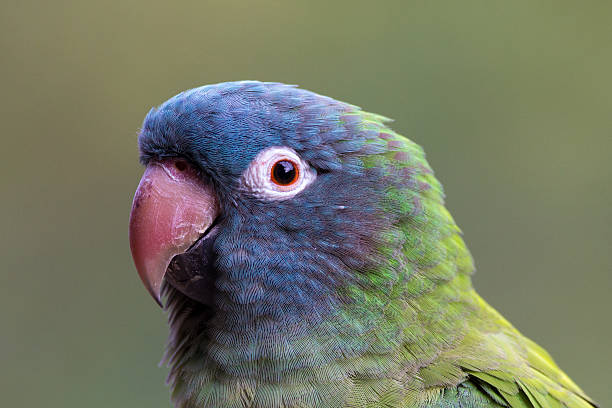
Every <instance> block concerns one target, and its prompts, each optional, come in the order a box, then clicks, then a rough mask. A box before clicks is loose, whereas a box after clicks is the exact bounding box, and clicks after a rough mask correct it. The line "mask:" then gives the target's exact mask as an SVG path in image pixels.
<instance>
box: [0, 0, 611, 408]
mask: <svg viewBox="0 0 612 408" xmlns="http://www.w3.org/2000/svg"><path fill="white" fill-rule="evenodd" d="M610 21H612V3H610V2H604V1H589V0H586V1H580V2H578V1H564V0H556V1H537V0H514V1H511V2H510V1H506V2H503V1H495V0H493V1H473V0H466V1H461V2H455V1H398V2H393V1H382V2H371V1H370V2H360V1H331V2H330V1H325V2H318V1H301V2H298V1H288V2H281V1H253V2H248V1H228V0H225V1H201V0H200V1H186V2H180V1H179V2H156V1H144V0H124V1H109V2H94V1H76V0H67V1H53V2H43V1H16V0H3V1H2V2H1V3H0V59H1V63H0V81H1V84H0V85H1V88H0V90H1V93H2V95H1V97H0V128H1V142H0V151H1V158H2V159H1V160H0V188H1V190H0V191H1V194H2V199H1V200H0V223H1V226H2V227H1V230H0V231H1V233H0V260H1V263H0V324H1V326H0V367H1V370H0V405H2V406H5V407H38V406H45V407H91V408H95V407H168V406H170V403H169V395H168V389H167V387H166V386H164V379H165V376H166V373H167V370H166V368H165V367H161V368H160V367H158V361H159V360H160V357H161V354H162V350H163V347H164V343H165V338H166V334H167V327H166V323H165V316H164V314H163V312H162V311H161V310H160V309H159V308H158V307H157V306H156V305H155V303H154V302H153V300H152V299H151V298H150V297H149V295H148V294H147V292H146V291H145V290H144V288H143V287H142V286H141V283H140V281H139V278H138V276H137V274H136V271H135V269H134V267H133V265H132V261H131V257H130V252H129V246H128V238H127V224H128V216H129V211H130V206H131V200H132V196H133V192H134V190H135V188H136V186H137V184H138V181H139V178H140V175H141V174H142V171H143V169H142V168H141V167H140V165H139V163H138V157H137V145H136V135H137V132H138V129H139V127H140V125H141V123H142V119H143V118H144V115H145V114H146V113H147V111H148V110H149V109H150V107H152V106H154V105H157V104H159V103H161V102H163V101H164V100H165V99H167V98H169V97H170V96H172V95H174V94H176V93H178V92H179V91H181V90H183V89H186V88H191V87H195V86H199V85H203V84H207V83H215V82H222V81H230V80H239V79H258V80H265V81H280V82H286V83H293V84H298V85H300V86H302V87H304V88H307V89H310V90H313V91H315V92H318V93H322V94H325V95H329V96H332V97H334V98H337V99H340V100H344V101H347V102H351V103H353V104H356V105H359V106H361V107H362V108H364V109H365V110H368V111H373V112H377V113H380V114H383V115H385V116H388V117H391V118H394V119H395V122H394V124H393V127H394V128H395V129H396V130H397V131H399V132H400V133H402V134H404V135H406V136H408V137H410V138H411V139H413V140H415V141H416V142H418V143H419V144H421V145H422V146H423V147H424V148H425V150H426V152H427V154H428V158H429V161H430V163H431V164H432V166H433V167H434V169H435V171H436V174H437V176H438V177H439V179H440V180H441V181H442V183H443V184H444V186H445V191H446V193H447V204H448V207H449V209H450V211H451V213H452V214H453V215H454V217H455V219H456V220H457V222H458V224H459V225H460V226H461V228H462V229H463V231H464V234H465V239H466V241H467V243H468V246H469V247H470V249H471V251H472V254H473V256H474V258H475V260H476V266H477V273H476V275H475V277H474V281H475V286H476V288H477V289H478V290H479V292H480V293H481V294H482V295H483V296H484V297H485V299H487V300H488V301H489V302H490V303H491V304H492V305H493V306H494V307H496V308H497V309H498V310H499V311H500V312H501V313H502V314H503V315H504V316H506V317H507V318H508V319H509V320H510V321H512V322H513V323H514V324H515V325H516V326H517V328H518V329H519V330H521V331H522V332H523V333H525V334H526V335H528V336H529V337H531V338H532V339H534V340H536V341H537V342H538V343H540V344H542V345H543V346H544V347H546V348H547V349H548V350H549V351H550V353H551V354H552V355H553V356H554V357H555V359H556V360H557V362H558V363H559V364H560V365H561V367H562V368H563V369H564V370H565V371H566V372H567V373H568V374H569V375H570V376H571V377H572V378H573V379H574V380H575V381H576V382H577V383H578V384H579V385H580V386H582V387H583V388H584V390H585V391H586V392H587V393H588V394H589V395H591V396H592V397H593V398H595V399H596V400H597V401H599V402H600V404H601V406H602V407H605V406H609V405H612V391H611V390H612V387H611V386H610V373H611V370H610V367H612V351H611V345H612V341H611V338H612V328H611V322H612V317H611V315H612V300H611V298H610V296H611V295H610V293H611V290H612V255H611V252H612V238H611V235H610V234H611V232H610V230H611V226H612V216H611V205H612V187H611V184H612V165H611V164H610V156H611V149H612V114H611V110H612V97H611V95H612V77H611V74H610V73H611V72H612V47H611V44H612V28H611V27H612V25H611V24H610Z"/></svg>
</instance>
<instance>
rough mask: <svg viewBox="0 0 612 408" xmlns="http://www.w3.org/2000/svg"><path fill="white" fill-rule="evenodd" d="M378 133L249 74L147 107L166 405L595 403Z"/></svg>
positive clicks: (149, 250) (142, 257) (147, 192)
mask: <svg viewBox="0 0 612 408" xmlns="http://www.w3.org/2000/svg"><path fill="white" fill-rule="evenodd" d="M389 123H390V119H388V118H386V117H384V116H381V115H378V114H373V113H368V112H366V111H364V110H362V109H361V108H359V107H357V106H355V105H352V104H349V103H345V102H341V101H338V100H335V99H333V98H330V97H326V96H323V95H319V94H317V93H314V92H311V91H308V90H305V89H302V88H299V87H297V86H294V85H286V84H282V83H274V82H259V81H236V82H225V83H219V84H214V85H206V86H202V87H198V88H194V89H191V90H187V91H184V92H181V93H179V94H178V95H176V96H174V97H172V98H170V99H169V100H167V101H166V102H163V103H162V104H161V105H159V106H157V107H154V108H152V109H151V110H150V111H149V112H148V114H147V115H146V117H145V119H144V122H143V124H142V127H141V129H140V130H139V133H138V147H139V158H140V162H141V163H142V165H143V167H144V168H145V170H144V174H143V175H142V178H141V180H140V183H139V185H138V187H137V190H136V193H135V195H134V199H133V203H132V209H131V213H130V221H129V242H130V249H131V253H132V257H133V261H134V264H135V267H136V270H137V272H138V274H139V276H140V278H141V280H142V283H143V284H144V286H145V288H146V289H147V290H148V291H149V293H150V294H151V295H152V297H153V298H154V299H155V301H156V302H157V303H158V304H159V305H160V306H162V307H163V309H164V311H165V313H166V314H167V316H168V325H169V337H168V340H167V345H166V351H165V354H164V357H163V360H162V363H163V364H166V365H167V366H168V368H169V373H168V379H167V383H168V385H169V388H170V394H171V395H170V400H171V402H172V403H173V404H174V406H175V407H180V408H204V407H207V408H209V407H211V408H212V407H236V408H247V407H252V408H275V407H301V408H307V407H329V408H332V407H371V408H374V407H387V408H399V407H406V408H409V407H422V408H425V407H436V408H459V407H461V408H489V407H491V408H498V407H506V408H562V407H563V408H592V407H596V403H595V402H594V401H593V400H592V399H591V398H589V397H588V396H587V395H586V394H585V393H584V392H583V391H582V390H581V389H580V388H579V387H578V386H577V385H576V384H575V383H574V382H573V381H572V380H571V379H570V378H569V377H568V376H567V375H566V374H565V373H564V372H563V371H562V370H561V369H560V368H559V367H558V366H557V364H556V363H555V362H554V361H553V359H552V358H551V356H550V355H549V354H548V353H547V352H546V351H545V350H544V349H543V348H542V347H540V346H539V345H537V344H536V343H535V342H533V341H532V340H530V339H528V338H527V337H524V336H523V335H522V334H521V333H519V331H517V329H515V328H514V327H513V326H512V325H511V323H509V322H508V321H507V320H506V319H505V318H504V317H502V316H501V315H500V314H499V313H498V312H497V311H496V310H494V309H493V308H492V307H491V306H489V305H488V304H487V303H486V302H485V301H484V300H483V299H482V298H481V297H480V296H479V295H478V294H477V293H476V291H475V290H474V287H473V285H472V275H473V272H474V270H475V267H474V262H473V259H472V256H471V254H470V252H469V250H468V248H467V247H466V244H465V242H464V240H463V237H462V232H461V230H460V229H459V227H458V226H457V224H456V223H455V221H454V220H453V218H452V216H451V214H450V213H449V211H448V210H447V209H446V207H445V202H444V198H445V196H444V193H443V189H442V185H441V184H440V182H439V181H438V180H437V179H436V177H435V176H434V173H433V171H432V168H431V167H430V165H429V164H428V162H427V161H426V158H425V154H424V151H423V149H422V148H421V147H420V146H419V145H417V144H416V143H414V142H413V141H411V140H410V139H408V138H406V137H404V136H402V135H400V134H398V133H396V132H395V131H393V130H392V129H391V128H390V126H389Z"/></svg>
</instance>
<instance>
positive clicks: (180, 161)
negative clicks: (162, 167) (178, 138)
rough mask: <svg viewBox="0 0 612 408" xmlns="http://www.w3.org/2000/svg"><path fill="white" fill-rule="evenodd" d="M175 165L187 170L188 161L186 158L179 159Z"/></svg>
mask: <svg viewBox="0 0 612 408" xmlns="http://www.w3.org/2000/svg"><path fill="white" fill-rule="evenodd" d="M174 167H176V169H177V170H178V171H185V170H187V162H185V161H184V160H177V161H175V162H174Z"/></svg>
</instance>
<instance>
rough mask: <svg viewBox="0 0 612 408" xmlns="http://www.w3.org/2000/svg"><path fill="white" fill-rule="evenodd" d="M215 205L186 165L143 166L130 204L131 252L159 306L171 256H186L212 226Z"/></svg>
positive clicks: (211, 191) (205, 186)
mask: <svg viewBox="0 0 612 408" xmlns="http://www.w3.org/2000/svg"><path fill="white" fill-rule="evenodd" d="M218 214H219V201H218V198H217V195H216V194H215V191H214V189H213V187H212V185H210V184H208V183H206V182H204V181H202V179H201V178H200V177H198V175H197V173H196V172H195V170H194V169H193V168H192V167H191V166H190V165H189V164H187V162H185V161H184V160H180V159H174V160H165V161H162V162H155V163H151V164H149V166H147V168H146V170H145V172H144V174H143V176H142V179H141V180H140V184H139V185H138V189H137V190H136V194H135V195H134V201H133V203H132V212H131V214H130V232H129V233H130V249H131V250H132V258H133V259H134V264H135V265H136V269H137V270H138V274H139V275H140V279H142V282H143V283H144V285H145V287H146V288H147V290H148V291H149V293H150V294H151V296H153V298H154V299H155V300H156V301H157V303H158V304H159V305H160V306H161V284H162V281H163V279H164V275H165V274H166V269H167V268H168V265H169V264H170V261H171V260H172V258H173V257H174V256H175V255H178V254H181V253H183V252H185V251H186V250H187V249H189V247H190V246H191V245H192V244H193V243H194V242H196V241H197V240H198V238H200V237H201V236H202V235H203V234H204V233H205V232H206V231H207V230H208V229H209V228H210V226H211V225H212V223H213V222H214V220H215V219H216V218H217V216H218Z"/></svg>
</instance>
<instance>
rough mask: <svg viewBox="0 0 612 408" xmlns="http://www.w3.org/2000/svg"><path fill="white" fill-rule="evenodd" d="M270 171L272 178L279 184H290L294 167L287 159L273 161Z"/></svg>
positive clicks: (293, 176)
mask: <svg viewBox="0 0 612 408" xmlns="http://www.w3.org/2000/svg"><path fill="white" fill-rule="evenodd" d="M272 173H273V175H274V180H275V181H276V182H278V183H279V184H291V183H292V182H293V181H294V180H295V167H294V166H293V163H291V162H290V161H287V160H281V161H279V162H277V163H275V164H274V168H273V169H272Z"/></svg>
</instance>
